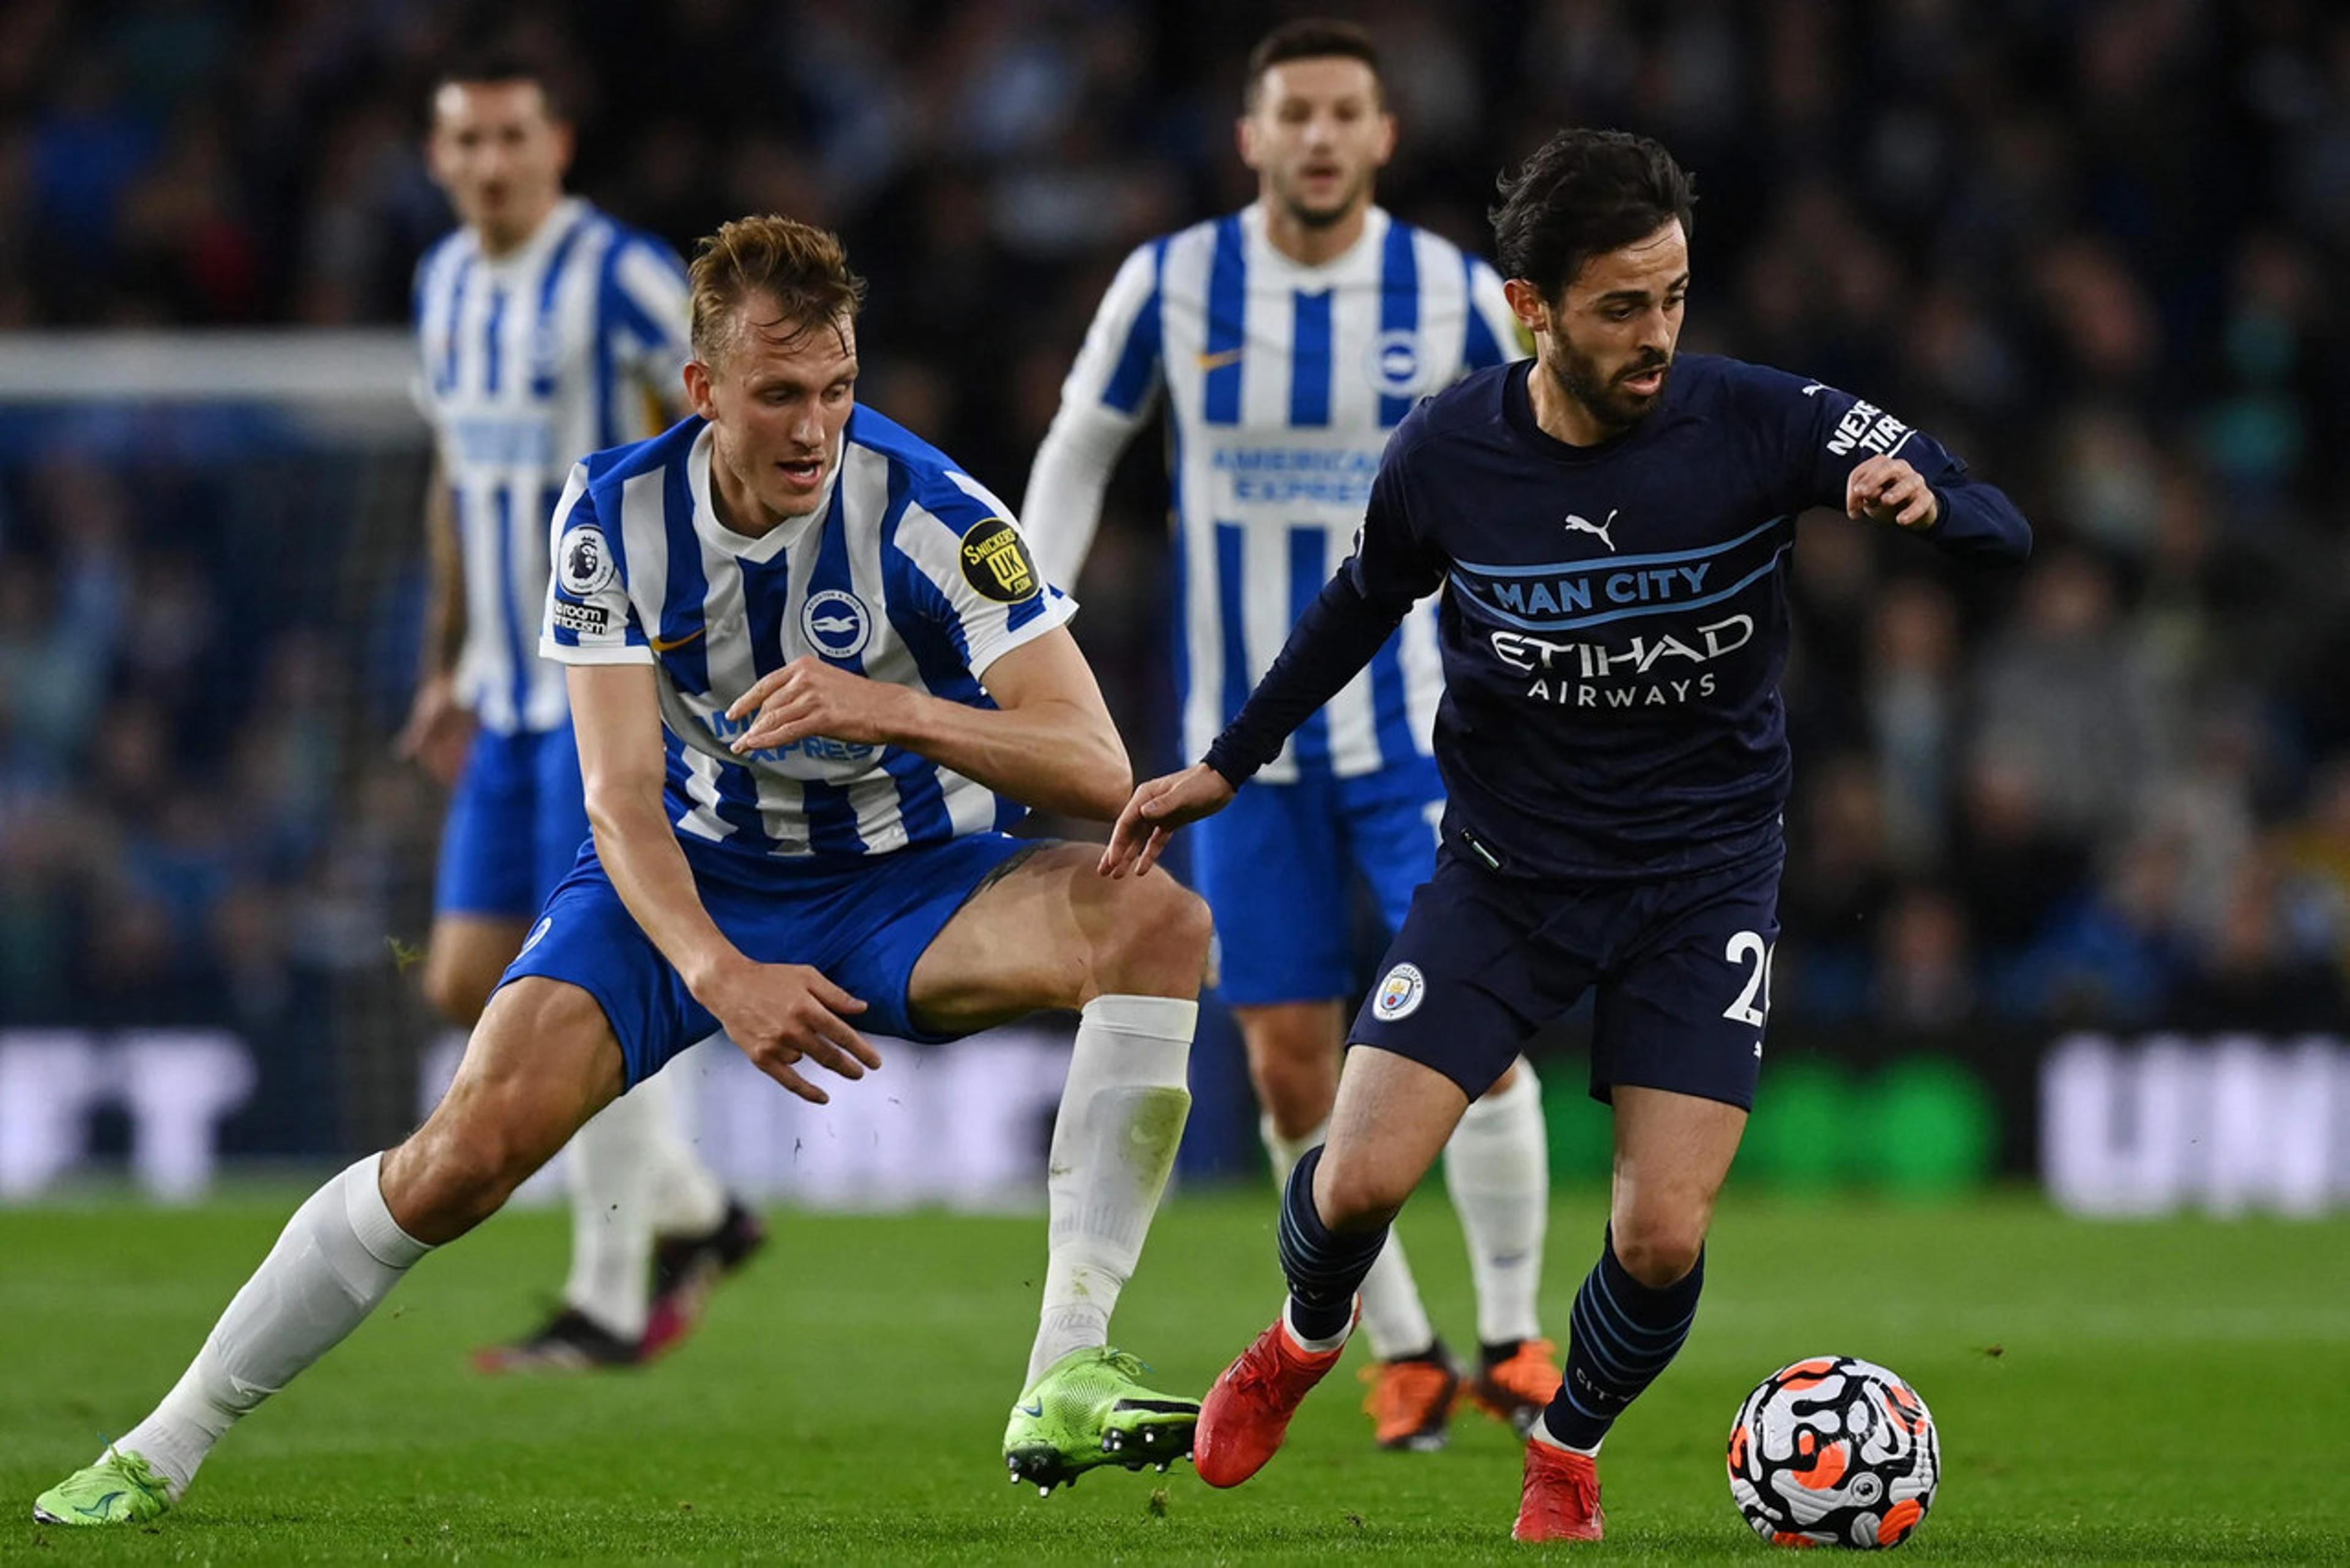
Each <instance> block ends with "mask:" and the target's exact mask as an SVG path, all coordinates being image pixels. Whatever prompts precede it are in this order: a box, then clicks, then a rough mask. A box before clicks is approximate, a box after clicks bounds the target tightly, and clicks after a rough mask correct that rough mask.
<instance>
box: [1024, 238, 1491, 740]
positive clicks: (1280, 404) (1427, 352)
mask: <svg viewBox="0 0 2350 1568" xmlns="http://www.w3.org/2000/svg"><path fill="white" fill-rule="evenodd" d="M1521 353H1522V349H1521V348H1520V347H1519V338H1518V336H1517V328H1516V323H1515V320H1514V318H1513V317H1512V315H1511V313H1510V310H1509V305H1508V301H1507V299H1506V298H1505V296H1503V292H1502V284H1501V279H1500V277H1499V276H1498V275H1496V274H1495V273H1494V272H1493V270H1492V268H1491V267H1490V266H1487V265H1485V264H1484V263H1483V262H1482V261H1476V260H1473V259H1471V258H1469V257H1467V256H1465V255H1463V254H1462V253H1461V251H1460V250H1458V249H1457V248H1455V247H1454V246H1453V245H1451V244H1449V243H1447V242H1446V241H1444V240H1442V239H1440V238H1438V237H1437V236H1436V235H1433V234H1426V233H1422V232H1420V231H1419V230H1415V229H1412V228H1410V227H1409V225H1405V224H1401V223H1397V222H1395V221H1394V220H1393V219H1391V218H1390V217H1389V216H1388V214H1387V213H1385V212H1384V211H1382V210H1380V209H1378V208H1373V209H1372V210H1371V212H1370V214H1369V217H1368V220H1367V223H1366V224H1365V228H1364V233H1363V236H1362V238H1361V240H1360V241H1359V242H1358V243H1357V244H1355V245H1354V246H1353V247H1351V248H1350V249H1349V250H1348V251H1347V254H1344V255H1342V256H1339V257H1336V258H1335V259H1333V260H1332V261H1331V262H1329V263H1327V264H1326V265H1322V266H1318V267H1305V266H1300V265H1297V264H1296V263H1295V262H1293V261H1291V260H1289V259H1288V258H1287V257H1286V256H1284V255H1283V254H1281V253H1280V252H1279V251H1277V250H1275V249H1274V246H1273V244H1272V243H1271V242H1270V241H1269V240H1268V239H1267V238H1266V236H1265V232H1264V218H1263V212H1262V210H1261V209H1259V208H1257V207H1254V206H1252V207H1249V208H1246V209H1243V211H1242V212H1240V213H1236V214H1233V215H1232V216H1229V217H1226V218H1222V219H1217V220H1213V221H1211V222H1209V223H1201V224H1198V225H1196V226H1194V227H1192V228H1190V229H1186V230H1183V231H1181V232H1180V233H1179V234H1171V235H1169V236H1167V237H1166V238H1164V239H1161V240H1158V241H1154V242H1152V243H1151V244H1148V245H1145V246H1144V247H1142V249H1140V250H1139V251H1137V252H1136V253H1135V254H1133V255H1132V256H1129V257H1128V260H1127V262H1126V264H1125V265H1123V266H1122V267H1121V268H1120V269H1119V272H1118V277H1117V279H1116V280H1115V281H1114V282H1113V283H1112V285H1111V286H1110V289H1109V291H1108V293H1107V295H1106V296H1104V298H1103V301H1102V304H1101V307H1100V309H1099V311H1098V312H1097V315H1096V317H1095V319H1094V323H1093V327H1092V328H1091V330H1090V331H1089V332H1088V333H1087V338H1086V344H1085V348H1084V349H1083V351H1082V352H1081V353H1080V354H1079V356H1078V358H1077V362H1076V366H1075V367H1074V368H1073V369H1071V371H1070V373H1069V377H1068V380H1067V382H1066V384H1065V386H1064V388H1063V390H1062V405H1061V412H1060V415H1059V416H1058V417H1056V419H1055V426H1054V432H1053V434H1052V435H1051V436H1050V437H1048V438H1047V441H1046V446H1045V450H1044V451H1043V452H1040V453H1039V454H1038V458H1037V463H1036V472H1035V477H1034V478H1032V481H1031V486H1030V493H1029V495H1028V499H1027V504H1026V507H1027V520H1028V524H1029V525H1030V527H1031V528H1032V529H1034V530H1035V532H1036V534H1037V536H1038V539H1039V543H1040V547H1041V548H1042V549H1043V550H1044V551H1045V556H1046V558H1047V559H1048V560H1050V561H1053V562H1055V563H1056V564H1057V565H1058V566H1060V568H1061V569H1063V570H1066V569H1067V568H1068V566H1069V565H1070V564H1071V563H1072V562H1073V559H1074V558H1075V557H1076V556H1082V553H1083V550H1084V547H1085V545H1086V543H1087V540H1088V539H1089V538H1090V534H1091V529H1092V524H1093V521H1094V519H1093V515H1092V514H1093V512H1094V511H1095V510H1097V507H1098V486H1097V485H1096V484H1094V483H1092V477H1093V476H1092V473H1091V467H1092V465H1093V463H1094V462H1095V459H1094V458H1093V455H1092V453H1091V452H1083V453H1080V452H1079V449H1081V448H1096V447H1098V446H1099V445H1100V444H1102V442H1101V439H1100V438H1101V436H1102V434H1103V433H1104V432H1107V433H1109V434H1110V435H1112V436H1113V437H1114V438H1115V439H1123V437H1124V436H1125V435H1130V434H1131V433H1132V431H1133V430H1134V429H1135V428H1137V427H1139V425H1140V424H1141V423H1142V422H1143V421H1145V420H1147V419H1148V418H1149V414H1150V412H1151V410H1152V408H1153V406H1154V404H1155V402H1156V400H1157V398H1158V397H1159V395H1160V393H1161V392H1162V391H1163V392H1164V393H1165V394H1166V395H1167V397H1168V398H1169V411H1170V418H1171V421H1172V424H1173V427H1174V431H1173V434H1174V439H1173V441H1172V443H1171V445H1172V451H1171V454H1170V456H1171V464H1172V472H1171V473H1170V479H1171V480H1172V482H1173V486H1174V512H1175V515H1176V519H1177V524H1178V530H1179V538H1178V541H1177V550H1178V552H1179V560H1180V569H1181V574H1182V606H1181V611H1182V613H1181V615H1180V621H1179V626H1178V635H1179V637H1180V641H1181V649H1180V653H1179V658H1180V660H1181V674H1182V678H1183V691H1184V699H1183V744H1184V748H1185V750H1186V752H1187V753H1189V754H1190V755H1192V756H1195V757H1196V756H1199V755H1201V753H1204V752H1205V751H1206V749H1207V746H1208V743H1209V742H1211V741H1212V740H1213V739H1214V738H1215V735H1216V733H1217V732H1218V731H1220V730H1222V727H1223V726H1224V724H1225V723H1226V722H1229V720H1230V719H1231V718H1232V714H1233V713H1234V712H1236V711H1238V708H1239V705H1240V702H1241V701H1243V699H1244V698H1245V697H1246V695H1247V693H1248V691H1250V690H1251V689H1252V688H1253V686H1254V685H1255V683H1256V681H1257V680H1259V679H1260V678H1261V677H1263V674H1264V672H1265V670H1268V669H1269V668H1271V666H1272V663H1273V660H1274V658H1275V657H1276V656H1277V655H1278V654H1279V653H1280V651H1281V648H1282V645H1283V644H1284V642H1285V641H1286V640H1287V639H1288V634H1289V631H1290V628H1292V627H1293V626H1294V625H1295V621H1296V618H1297V616H1298V615H1299V613H1301V612H1302V611H1303V610H1304V608H1305V606H1306V604H1308V603H1309V602H1310V601H1311V600H1312V598H1313V597H1314V595H1315V593H1317V592H1318V591H1320V588H1321V587H1322V584H1323V582H1324V581H1326V579H1327V577H1328V576H1329V575H1330V574H1331V573H1333V572H1335V571H1336V568H1337V566H1339V564H1340V563H1341V562H1342V561H1343V560H1344V559H1345V558H1346V556H1347V554H1348V553H1349V551H1351V549H1352V548H1353V542H1354V536H1355V532H1356V529H1357V527H1358V526H1359V524H1361V521H1362V515H1363V509H1364V504H1365V503H1366V501H1367V498H1368V494H1369V489H1370V478H1371V474H1372V473H1373V472H1375V470H1376V468H1377V466H1378V459H1379V454H1380V452H1382V450H1383V449H1384V448H1385V446H1386V443H1387V437H1388V431H1391V430H1392V429H1393V428H1394V426H1395V425H1396V423H1397V422H1398V421H1400V420H1401V419H1402V417H1403V415H1404V413H1405V412H1406V411H1408V410H1409V408H1410V406H1411V404H1412V402H1414V401H1415V400H1417V399H1419V397H1422V396H1425V395H1427V394H1429V393H1431V392H1435V391H1438V390H1440V389H1443V388H1444V387H1446V386H1448V385H1450V384H1451V382H1452V381H1454V380H1456V379H1459V378H1460V377H1461V375H1463V374H1465V373H1467V372H1468V371H1469V370H1471V369H1482V368H1483V367H1484V366H1487V365H1492V364H1500V363H1502V362H1503V361H1504V360H1505V359H1513V358H1518V357H1519V356H1520V354H1521ZM1308 572H1310V573H1311V574H1312V576H1310V577H1307V576H1305V574H1306V573H1308ZM1442 683H1443V675H1442V669H1441V666H1440V662H1439V659H1438V657H1437V649H1436V635H1435V606H1434V604H1433V602H1430V603H1429V604H1425V605H1422V606H1420V607H1419V608H1418V609H1416V610H1414V611H1413V612H1412V615H1411V616H1410V617H1409V618H1407V620H1406V623H1405V628H1404V630H1403V631H1402V632H1401V633H1400V634H1399V637H1398V638H1397V639H1395V640H1394V641H1393V642H1392V643H1390V644H1389V646H1388V649H1384V650H1382V652H1381V653H1380V655H1379V656H1378V658H1377V659H1374V660H1373V662H1372V664H1371V667H1370V668H1369V669H1367V670H1365V671H1364V672H1363V673H1362V674H1361V675H1360V676H1358V677H1357V679H1356V680H1354V681H1353V682H1351V683H1350V684H1348V686H1347V688H1346V689H1345V690H1344V691H1341V692H1340V693H1339V694H1338V695H1337V697H1336V698H1335V699H1333V700H1332V701H1331V702H1330V703H1329V705H1328V706H1327V707H1326V708H1325V709H1324V711H1323V712H1322V713H1321V714H1320V715H1319V716H1317V717H1316V718H1315V719H1314V720H1311V721H1309V722H1307V724H1306V725H1305V726H1304V727H1303V728H1301V729H1300V731H1299V732H1298V733H1297V734H1296V735H1295V736H1293V737H1292V739H1291V742H1290V743H1289V745H1288V746H1286V747H1285V748H1284V750H1283V753H1282V755H1281V757H1280V759H1279V760H1278V761H1276V762H1275V763H1274V764H1273V765H1272V766H1271V767H1269V768H1268V769H1267V770H1266V771H1265V773H1264V774H1263V775H1262V776H1263V777H1265V778H1267V779H1269V780H1273V781H1276V782H1278V781H1283V780H1291V779H1295V778H1297V777H1299V776H1300V775H1301V774H1310V773H1317V772H1334V773H1336V774H1340V775H1342V776H1352V775H1355V774H1366V773H1369V772H1372V771H1374V770H1376V769H1378V768H1379V767H1381V766H1384V765H1386V764H1387V763H1389V762H1394V761H1399V760H1401V759H1402V758H1403V757H1404V756H1406V755H1409V754H1410V753H1419V754H1421V755H1426V754H1428V752H1429V750H1430V734H1431V732H1432V731H1433V728H1434V722H1435V711H1436V706H1437V703H1438V701H1439V700H1440V696H1441V694H1442Z"/></svg>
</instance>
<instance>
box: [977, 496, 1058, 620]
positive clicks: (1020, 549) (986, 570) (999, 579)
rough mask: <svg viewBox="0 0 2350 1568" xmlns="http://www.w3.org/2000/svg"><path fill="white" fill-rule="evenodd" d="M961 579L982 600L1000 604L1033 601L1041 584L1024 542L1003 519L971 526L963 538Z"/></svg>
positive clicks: (998, 518) (991, 519)
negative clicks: (986, 599)
mask: <svg viewBox="0 0 2350 1568" xmlns="http://www.w3.org/2000/svg"><path fill="white" fill-rule="evenodd" d="M962 580H963V581H964V582H967V583H969V584H970V585H971V586H972V588H973V589H975V590H976V591H977V592H978V593H979V595H980V597H983V598H991V599H993V600H994V601H995V602H996V603H997V604H1000V605H1016V604H1018V603H1019V602H1020V601H1021V600H1023V599H1026V598H1034V597H1035V595H1036V592H1037V590H1038V589H1039V588H1041V587H1043V586H1044V585H1043V583H1042V582H1041V581H1040V580H1039V579H1038V578H1037V576H1036V563H1035V561H1033V560H1031V559H1030V558H1029V556H1028V544H1027V541H1026V540H1024V539H1023V538H1021V537H1020V530H1019V529H1017V528H1015V527H1014V526H1013V525H1012V523H1011V520H1010V519H1009V518H1004V517H991V518H989V519H988V520H987V521H986V522H984V523H974V524H972V525H971V529H970V531H969V532H967V533H966V534H964V535H963V536H962Z"/></svg>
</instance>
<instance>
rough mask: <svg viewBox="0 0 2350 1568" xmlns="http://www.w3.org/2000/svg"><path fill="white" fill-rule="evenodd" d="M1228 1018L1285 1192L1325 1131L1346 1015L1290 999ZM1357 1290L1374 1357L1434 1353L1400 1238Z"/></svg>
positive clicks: (1431, 1327)
mask: <svg viewBox="0 0 2350 1568" xmlns="http://www.w3.org/2000/svg"><path fill="white" fill-rule="evenodd" d="M1232 1017H1233V1020H1234V1021H1235V1022H1236V1023H1239V1024H1240V1027H1241V1038H1242V1040H1243V1042H1244V1043H1245V1044H1246V1045H1247V1047H1248V1059H1249V1076H1250V1077H1251V1078H1252V1079H1253V1081H1254V1083H1255V1085H1256V1096H1257V1104H1258V1105H1260V1106H1263V1107H1264V1110H1263V1116H1262V1117H1261V1118H1260V1119H1259V1121H1258V1124H1257V1130H1258V1132H1259V1133H1260V1134H1261V1135H1262V1136H1263V1139H1264V1147H1265V1153H1266V1155H1267V1157H1268V1158H1270V1159H1271V1160H1272V1162H1273V1179H1274V1187H1275V1188H1276V1189H1283V1190H1285V1189H1287V1187H1288V1185H1289V1176H1290V1173H1291V1172H1292V1171H1294V1170H1295V1169H1296V1168H1297V1162H1298V1160H1299V1159H1301V1158H1304V1157H1305V1152H1306V1151H1307V1150H1308V1149H1311V1148H1313V1147H1315V1146H1316V1145H1318V1144H1320V1143H1321V1142H1323V1140H1324V1139H1325V1138H1326V1137H1328V1136H1329V1128H1330V1111H1331V1107H1332V1106H1333V1105H1334V1104H1335V1103H1336V1100H1337V1097H1338V1068H1339V1064H1340V1063H1341V1062H1342V1061H1343V1060H1344V1059H1345V1058H1344V1052H1345V1042H1346V1030H1347V1019H1346V1013H1345V1012H1344V1011H1343V1008H1342V1004H1340V1003H1339V1002H1275V1003H1273V1004H1271V1005H1269V1006H1262V1007H1235V1008H1233V1009H1232ZM1360 1294H1361V1296H1362V1302H1363V1333H1364V1334H1365V1335H1366V1336H1367V1338H1368V1339H1369V1340H1370V1345H1371V1354H1372V1355H1374V1356H1376V1357H1378V1359H1379V1360H1381V1361H1408V1360H1416V1359H1423V1358H1430V1357H1433V1356H1435V1355H1437V1344H1436V1326H1435V1324H1431V1323H1430V1322H1429V1320H1428V1309H1427V1307H1426V1306H1424V1305H1423V1304H1421V1302H1420V1299H1419V1282H1417V1281H1415V1280H1414V1279H1413V1278H1412V1274H1411V1264H1410V1262H1409V1261H1408V1260H1407V1259H1406V1258H1405V1256H1404V1250H1403V1243H1402V1241H1399V1240H1398V1239H1397V1238H1395V1237H1393V1236H1390V1237H1388V1242H1387V1246H1386V1247H1385V1248H1384V1249H1383V1250H1382V1251H1380V1253H1379V1255H1378V1261H1377V1262H1374V1263H1373V1264H1372V1265H1371V1271H1370V1272H1369V1273H1367V1274H1366V1275H1365V1276H1364V1277H1363V1281H1362V1286H1361V1291H1360Z"/></svg>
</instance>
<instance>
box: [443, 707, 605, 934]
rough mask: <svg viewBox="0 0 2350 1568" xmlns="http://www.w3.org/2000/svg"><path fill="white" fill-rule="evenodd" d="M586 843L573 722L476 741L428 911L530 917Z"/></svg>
mask: <svg viewBox="0 0 2350 1568" xmlns="http://www.w3.org/2000/svg"><path fill="white" fill-rule="evenodd" d="M586 841H587V790H586V788H585V787H584V786H583V785H582V784H580V782H579V748H578V744H577V742H575V741H574V740H573V739H572V734H571V723H570V721H569V720H566V721H564V722H563V723H562V724H561V725H560V726H559V727H557V728H556V729H552V730H518V731H516V732H514V733H513V734H499V733H498V732H495V731H493V730H484V731H481V732H479V733H477V734H475V735H474V737H473V749H472V750H471V751H470V752H468V753H466V755H465V771H464V772H463V774H460V775H459V776H458V779H457V789H456V793H455V794H452V795H451V796H450V799H449V820H448V823H447V824H446V825H445V826H443V827H442V830H441V874H440V877H439V880H438V883H437V886H436V888H435V892H434V896H433V910H434V912H435V913H436V914H442V915H480V916H487V917H492V918H501V917H502V918H504V919H510V920H526V919H530V917H531V915H532V914H533V913H534V912H536V910H537V909H538V907H539V906H540V905H542V904H544V903H546V896H547V894H548V893H549V892H551V891H553V889H554V888H555V885H556V883H558V882H560V881H562V880H563V878H564V877H566V876H567V875H569V874H570V871H571V864H572V862H573V861H575V860H577V859H578V857H579V846H580V845H581V844H583V843H585V842H586Z"/></svg>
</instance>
